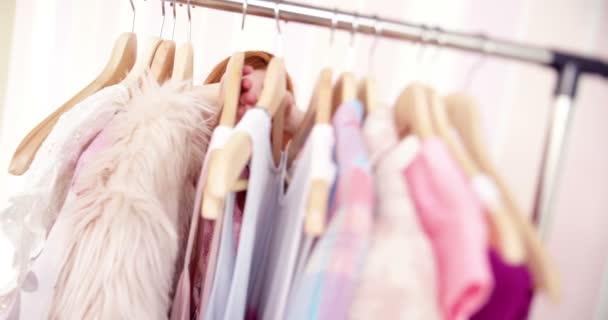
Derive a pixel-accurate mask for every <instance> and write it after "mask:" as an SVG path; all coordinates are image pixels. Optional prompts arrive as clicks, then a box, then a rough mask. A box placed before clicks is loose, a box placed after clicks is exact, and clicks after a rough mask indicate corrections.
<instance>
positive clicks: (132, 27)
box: [129, 0, 135, 32]
mask: <svg viewBox="0 0 608 320" xmlns="http://www.w3.org/2000/svg"><path fill="white" fill-rule="evenodd" d="M129 3H131V10H133V21H132V22H131V32H135V4H134V3H133V0H129Z"/></svg>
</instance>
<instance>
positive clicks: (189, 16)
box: [187, 0, 192, 42]
mask: <svg viewBox="0 0 608 320" xmlns="http://www.w3.org/2000/svg"><path fill="white" fill-rule="evenodd" d="M187 6H188V42H192V12H190V0H188V3H187Z"/></svg>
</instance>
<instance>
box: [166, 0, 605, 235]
mask: <svg viewBox="0 0 608 320" xmlns="http://www.w3.org/2000/svg"><path fill="white" fill-rule="evenodd" d="M176 1H177V2H178V3H181V4H186V5H187V4H188V3H189V4H190V5H193V6H199V7H206V8H211V9H218V10H224V11H231V12H237V13H241V14H244V15H245V16H246V15H254V16H261V17H267V18H275V19H279V20H283V21H291V22H299V23H303V24H310V25H316V26H321V27H327V28H332V29H340V30H346V31H350V32H356V33H358V34H368V35H372V36H377V37H385V38H392V39H396V40H405V41H410V42H419V43H426V44H433V45H437V46H440V47H445V48H453V49H459V50H464V51H469V52H476V53H481V54H483V55H484V56H493V57H502V58H508V59H512V60H516V61H520V62H525V63H531V64H536V65H540V66H543V67H548V68H551V69H554V70H555V71H556V72H557V73H558V77H557V85H556V87H555V92H554V100H553V107H554V110H553V119H552V123H551V125H550V128H549V134H548V137H547V140H546V143H545V150H544V153H543V159H542V164H541V172H540V177H539V183H538V186H537V191H536V199H535V205H534V213H533V219H534V221H535V222H537V223H539V227H540V231H541V234H542V235H546V234H547V232H548V230H547V229H548V226H549V224H550V222H551V218H552V217H551V213H552V205H553V204H554V202H555V201H554V199H553V198H554V196H555V194H556V190H557V186H558V182H559V181H558V180H559V172H560V166H561V162H562V161H561V160H562V158H563V157H562V152H563V149H564V145H565V141H566V138H567V135H568V131H569V127H570V122H571V119H572V113H571V111H572V109H573V107H574V98H575V96H576V90H577V86H578V82H579V78H580V75H583V74H595V75H599V76H602V77H606V78H608V63H607V62H606V61H602V60H599V59H595V58H592V57H587V56H583V55H578V54H573V53H569V52H566V51H560V50H553V49H549V48H543V47H538V46H531V45H525V44H520V43H517V42H511V41H505V40H498V39H494V38H490V37H487V36H485V35H483V34H468V33H462V32H455V31H448V30H444V29H442V28H439V27H433V26H426V25H417V24H412V23H408V22H404V21H398V20H392V19H387V18H382V17H377V16H372V15H365V14H359V13H355V12H347V11H342V10H337V9H327V8H322V7H317V6H312V5H308V4H300V3H295V2H289V1H278V0H277V1H272V0H176Z"/></svg>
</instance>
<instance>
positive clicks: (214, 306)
mask: <svg viewBox="0 0 608 320" xmlns="http://www.w3.org/2000/svg"><path fill="white" fill-rule="evenodd" d="M234 207H236V201H235V194H234V193H230V194H228V196H227V198H226V205H225V207H224V213H223V214H222V215H221V217H220V219H222V221H221V223H220V226H221V231H220V233H219V235H220V239H219V248H218V253H217V257H216V259H217V261H216V264H217V265H216V268H217V269H216V272H215V273H214V274H213V277H212V278H209V280H210V282H211V283H210V285H211V292H210V293H209V298H208V301H205V304H204V305H203V307H202V309H201V312H200V313H199V314H198V317H197V318H196V319H201V320H202V319H224V315H225V314H226V304H227V303H228V301H227V300H228V296H229V295H230V285H231V283H232V276H233V274H234V265H235V260H236V246H237V245H236V244H235V243H234V232H235V231H234V215H233V212H234ZM244 286H245V288H247V286H246V285H245V284H244Z"/></svg>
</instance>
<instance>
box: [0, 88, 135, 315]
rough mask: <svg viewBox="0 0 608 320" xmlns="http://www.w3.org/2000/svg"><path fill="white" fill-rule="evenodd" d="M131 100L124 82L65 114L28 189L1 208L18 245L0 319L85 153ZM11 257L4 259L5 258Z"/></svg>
mask: <svg viewBox="0 0 608 320" xmlns="http://www.w3.org/2000/svg"><path fill="white" fill-rule="evenodd" d="M128 100H129V89H128V88H127V87H126V86H124V85H120V84H119V85H114V86H111V87H107V88H105V89H103V90H101V91H99V92H97V93H95V94H93V95H91V96H90V97H88V98H86V99H85V100H83V101H82V102H80V103H79V104H77V105H76V106H74V107H73V108H72V109H71V110H70V111H68V112H66V113H65V114H63V115H62V116H61V117H60V118H59V121H58V122H57V123H56V124H55V126H54V128H53V130H52V131H51V133H50V134H49V136H48V137H47V139H46V140H45V141H44V143H43V144H42V145H41V147H40V149H39V150H38V152H37V153H36V157H35V158H34V160H33V162H32V164H31V166H30V169H29V170H28V171H27V172H26V173H25V175H23V176H22V178H21V179H23V180H24V186H23V189H22V190H20V191H18V192H16V193H15V194H14V195H12V196H11V197H10V198H9V206H8V207H7V208H6V209H5V210H3V211H2V212H0V226H1V227H2V229H1V230H0V233H3V234H4V235H5V236H6V237H7V238H8V239H9V240H10V242H11V244H12V245H13V247H14V252H15V254H14V255H13V256H12V257H8V258H9V260H10V261H11V262H12V263H11V267H12V268H11V269H12V270H11V272H9V274H8V276H4V275H3V276H2V277H1V278H2V279H0V284H1V285H0V319H3V318H4V316H6V314H7V313H8V311H9V310H11V305H12V304H13V303H14V301H15V300H16V299H15V298H17V296H18V295H17V292H18V288H20V287H21V286H22V283H23V280H24V279H25V275H26V274H27V271H28V270H29V268H30V266H31V263H32V261H33V260H35V259H36V257H37V256H38V255H39V254H40V252H41V251H42V249H43V248H44V244H45V239H46V236H47V234H48V232H49V230H50V229H51V227H52V226H53V223H54V222H55V219H56V218H57V215H58V213H59V212H60V210H61V208H62V206H63V204H64V202H65V198H66V196H67V192H68V190H69V187H70V182H71V180H72V176H73V174H74V169H75V166H76V163H77V161H78V158H79V156H80V154H81V153H82V152H83V151H84V149H85V148H86V147H87V145H88V144H89V143H90V142H91V140H92V139H93V138H94V137H95V136H96V135H97V134H98V133H99V132H100V131H101V130H102V129H103V128H104V126H105V125H106V124H107V123H108V122H109V121H110V120H111V119H112V117H113V116H114V114H115V113H116V111H117V110H119V109H120V108H122V107H123V106H124V105H125V104H126V102H128ZM4 259H6V257H1V259H0V260H3V263H4V261H5V260H4Z"/></svg>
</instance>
